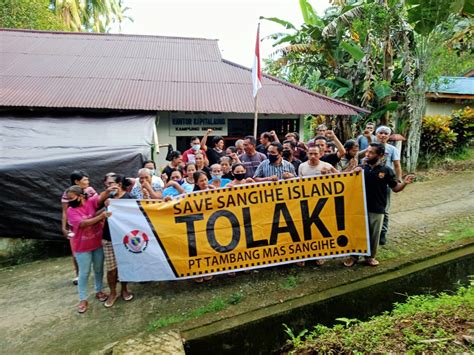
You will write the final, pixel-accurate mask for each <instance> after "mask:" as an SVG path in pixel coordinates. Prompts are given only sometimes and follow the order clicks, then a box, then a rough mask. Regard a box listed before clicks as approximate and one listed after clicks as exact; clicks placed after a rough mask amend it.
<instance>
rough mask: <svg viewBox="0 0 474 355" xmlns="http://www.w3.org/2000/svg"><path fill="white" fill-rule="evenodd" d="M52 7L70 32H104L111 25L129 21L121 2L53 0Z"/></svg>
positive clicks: (114, 0) (106, 0)
mask: <svg viewBox="0 0 474 355" xmlns="http://www.w3.org/2000/svg"><path fill="white" fill-rule="evenodd" d="M54 7H55V10H56V13H57V14H58V15H59V16H60V17H61V18H62V20H63V21H64V24H65V25H66V27H67V28H68V29H70V30H71V31H93V32H106V31H108V30H109V29H110V26H111V24H112V23H114V22H117V23H121V22H123V20H124V19H130V18H129V17H127V16H124V13H125V12H126V10H128V8H124V7H123V2H122V0H54ZM130 20H131V19H130Z"/></svg>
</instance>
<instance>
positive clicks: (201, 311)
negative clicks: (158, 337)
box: [147, 292, 244, 331]
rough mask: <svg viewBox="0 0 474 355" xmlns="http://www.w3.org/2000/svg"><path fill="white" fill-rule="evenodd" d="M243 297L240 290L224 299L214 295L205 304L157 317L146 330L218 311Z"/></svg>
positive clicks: (237, 302)
mask: <svg viewBox="0 0 474 355" xmlns="http://www.w3.org/2000/svg"><path fill="white" fill-rule="evenodd" d="M243 298H244V294H243V293H242V292H235V293H233V294H231V295H230V296H229V297H228V298H226V299H225V298H222V297H215V298H213V299H212V300H211V301H210V302H209V303H208V304H207V305H205V306H202V307H199V308H197V309H195V310H193V311H190V312H184V313H182V314H178V315H176V314H174V315H171V316H168V317H164V318H159V319H157V320H156V321H153V322H151V323H150V324H149V325H148V327H147V330H148V331H155V330H157V329H160V328H164V327H167V326H169V325H172V324H176V323H182V322H185V321H187V320H190V319H195V318H199V317H201V316H203V315H205V314H208V313H215V312H220V311H223V310H224V309H226V308H227V307H229V306H232V305H236V304H239V303H240V302H241V301H242V299H243Z"/></svg>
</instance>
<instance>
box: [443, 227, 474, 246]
mask: <svg viewBox="0 0 474 355" xmlns="http://www.w3.org/2000/svg"><path fill="white" fill-rule="evenodd" d="M453 227H454V229H455V230H454V231H450V232H449V233H447V234H446V235H444V236H443V237H442V239H441V242H442V243H452V242H455V241H457V240H460V239H465V238H472V237H474V226H472V224H471V225H465V224H458V225H456V226H453Z"/></svg>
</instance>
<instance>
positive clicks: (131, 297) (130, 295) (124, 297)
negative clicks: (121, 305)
mask: <svg viewBox="0 0 474 355" xmlns="http://www.w3.org/2000/svg"><path fill="white" fill-rule="evenodd" d="M134 297H135V295H134V294H133V293H131V292H129V293H128V295H127V296H125V295H124V294H123V293H122V298H123V300H124V301H126V302H128V301H131V300H133V298H134Z"/></svg>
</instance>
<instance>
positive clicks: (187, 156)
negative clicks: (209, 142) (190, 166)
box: [183, 135, 207, 163]
mask: <svg viewBox="0 0 474 355" xmlns="http://www.w3.org/2000/svg"><path fill="white" fill-rule="evenodd" d="M206 139H207V135H206ZM190 145H191V148H189V149H188V150H185V151H184V153H183V162H184V163H195V162H196V159H195V155H196V154H197V153H201V154H202V155H203V156H204V161H205V162H206V161H207V156H206V152H205V150H204V149H203V148H202V146H201V140H200V139H199V137H192V138H191V142H190Z"/></svg>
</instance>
